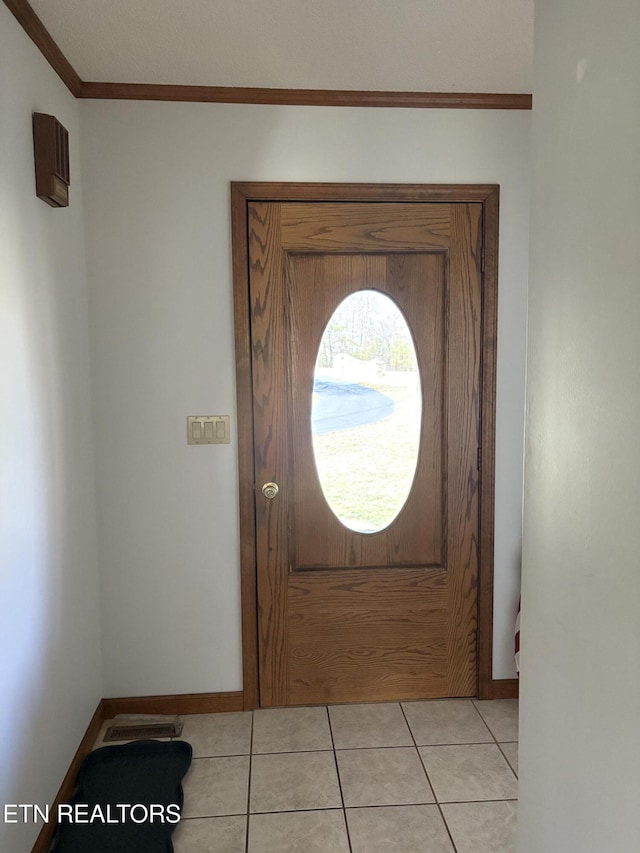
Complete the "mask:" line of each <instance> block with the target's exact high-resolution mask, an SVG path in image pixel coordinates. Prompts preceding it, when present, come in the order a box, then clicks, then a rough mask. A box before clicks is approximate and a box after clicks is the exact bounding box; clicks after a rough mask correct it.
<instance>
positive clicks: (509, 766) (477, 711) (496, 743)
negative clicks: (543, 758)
mask: <svg viewBox="0 0 640 853" xmlns="http://www.w3.org/2000/svg"><path fill="white" fill-rule="evenodd" d="M471 704H472V705H473V707H474V708H475V709H476V714H477V715H478V716H479V717H480V719H481V720H482V722H483V723H484V724H485V726H486V727H487V731H488V732H489V734H490V735H491V737H492V738H493V742H494V743H495V745H496V746H497V747H498V749H499V750H500V754H501V755H502V757H503V758H504V760H505V761H506V762H507V767H508V768H509V770H511V772H512V773H513V775H514V776H515V777H516V779H518V774H517V773H516V771H515V770H514V769H513V767H512V766H511V762H510V761H509V759H508V758H507V756H506V755H505V754H504V750H503V749H502V747H501V746H500V741H499V740H498V738H497V737H496V736H495V735H494V733H493V729H491V728H490V727H489V723H488V722H487V721H486V720H485V718H484V717H483V716H482V714H481V713H480V709H479V708H478V706H477V705H476V703H475V702H474V700H473V699H472V700H471ZM504 743H517V744H518V752H519V751H520V741H519V740H517V741H504ZM518 783H519V779H518Z"/></svg>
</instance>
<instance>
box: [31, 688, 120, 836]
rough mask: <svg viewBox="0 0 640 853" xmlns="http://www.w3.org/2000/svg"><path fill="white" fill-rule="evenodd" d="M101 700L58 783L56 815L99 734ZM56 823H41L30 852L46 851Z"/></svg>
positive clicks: (102, 714) (67, 797)
mask: <svg viewBox="0 0 640 853" xmlns="http://www.w3.org/2000/svg"><path fill="white" fill-rule="evenodd" d="M103 701H104V700H102V699H101V700H100V702H99V703H98V707H97V708H96V710H95V713H94V715H93V717H92V718H91V722H90V723H89V725H88V726H87V730H86V732H85V733H84V737H83V738H82V740H81V741H80V746H79V747H78V749H77V751H76V754H75V755H74V756H73V761H72V762H71V764H70V765H69V769H68V770H67V775H66V776H65V777H64V780H63V782H62V785H60V790H59V791H58V793H57V794H56V798H55V800H54V801H53V803H52V806H51V814H52V815H56V814H57V813H58V803H66V802H68V801H69V800H70V799H71V796H72V795H73V792H74V789H75V787H76V779H77V778H78V771H79V770H80V765H81V764H82V762H83V761H84V759H85V758H86V757H87V755H89V753H90V752H91V750H92V749H93V745H94V743H95V742H96V738H97V737H98V735H99V734H100V729H101V728H102V723H103V721H104V708H103ZM56 825H57V824H56V822H55V821H54V820H52V821H50V822H49V823H45V824H43V825H42V829H41V830H40V834H39V835H38V837H37V838H36V843H35V844H34V845H33V847H32V849H31V853H48V850H49V848H50V847H51V842H52V841H53V836H54V834H55V831H56Z"/></svg>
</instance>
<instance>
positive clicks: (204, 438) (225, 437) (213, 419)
mask: <svg viewBox="0 0 640 853" xmlns="http://www.w3.org/2000/svg"><path fill="white" fill-rule="evenodd" d="M229 442H230V437H229V415H189V417H187V444H229Z"/></svg>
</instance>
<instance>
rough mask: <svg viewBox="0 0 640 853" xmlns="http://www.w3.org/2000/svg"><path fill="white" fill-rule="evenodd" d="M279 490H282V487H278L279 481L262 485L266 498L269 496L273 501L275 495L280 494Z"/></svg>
mask: <svg viewBox="0 0 640 853" xmlns="http://www.w3.org/2000/svg"><path fill="white" fill-rule="evenodd" d="M279 491H280V489H279V488H278V484H277V483H265V484H264V486H263V487H262V494H263V495H264V496H265V498H268V499H269V500H270V501H272V500H273V499H274V498H275V496H276V495H277V494H278V492H279Z"/></svg>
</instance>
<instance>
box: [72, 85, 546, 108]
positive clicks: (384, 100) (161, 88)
mask: <svg viewBox="0 0 640 853" xmlns="http://www.w3.org/2000/svg"><path fill="white" fill-rule="evenodd" d="M78 97H80V98H96V99H102V98H107V99H112V100H135V101H190V102H197V103H206V104H288V105H296V106H312V107H404V108H410V109H448V110H456V109H473V110H530V109H531V95H528V94H491V93H485V92H394V91H391V92H380V91H362V90H342V89H263V88H258V87H256V88H249V87H237V86H173V85H166V84H164V85H160V84H158V85H156V84H154V83H83V84H82V88H81V90H80V93H79V95H78Z"/></svg>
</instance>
